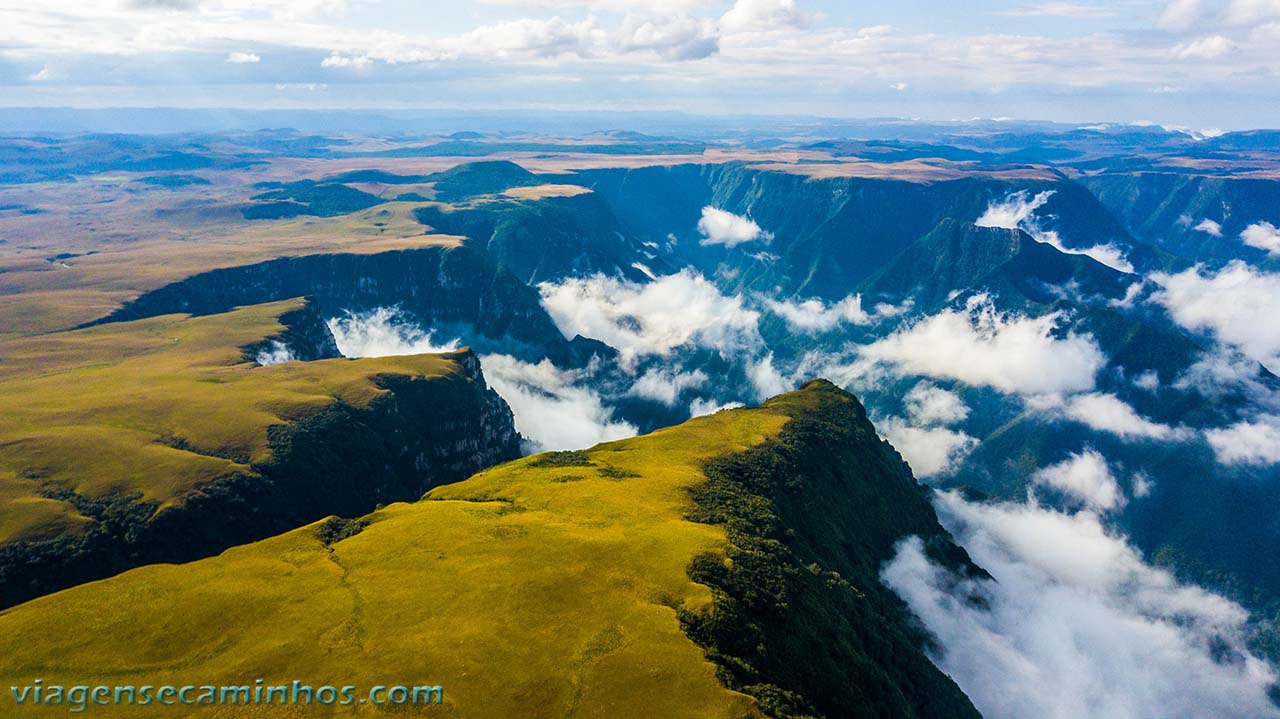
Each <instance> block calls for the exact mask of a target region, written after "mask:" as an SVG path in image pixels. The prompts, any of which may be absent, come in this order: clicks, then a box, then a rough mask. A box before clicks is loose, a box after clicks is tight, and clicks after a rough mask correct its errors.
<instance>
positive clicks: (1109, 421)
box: [1028, 392, 1190, 441]
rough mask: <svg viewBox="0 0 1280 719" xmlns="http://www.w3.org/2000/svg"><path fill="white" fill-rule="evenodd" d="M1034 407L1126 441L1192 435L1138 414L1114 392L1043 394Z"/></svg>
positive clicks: (1181, 437) (1034, 402)
mask: <svg viewBox="0 0 1280 719" xmlns="http://www.w3.org/2000/svg"><path fill="white" fill-rule="evenodd" d="M1028 404H1029V405H1030V406H1031V408H1032V409H1037V410H1040V411H1044V412H1047V413H1049V414H1051V415H1059V416H1062V417H1065V418H1067V419H1070V420H1073V421H1075V422H1080V423H1081V424H1084V425H1086V426H1088V427H1089V428H1090V429H1094V430H1097V431H1099V432H1107V433H1109V434H1113V435H1115V436H1117V437H1119V438H1121V439H1124V440H1139V439H1154V440H1165V441H1172V440H1181V439H1186V438H1187V437H1188V436H1189V435H1190V431H1189V430H1187V429H1185V428H1183V427H1171V426H1169V425H1167V424H1161V423H1159V422H1153V421H1152V420H1150V419H1148V418H1146V417H1143V416H1142V415H1140V414H1138V412H1137V410H1135V409H1134V408H1133V407H1131V406H1129V404H1128V403H1126V402H1125V401H1124V400H1122V399H1120V398H1119V397H1117V396H1115V395H1113V394H1106V393H1102V392H1089V393H1086V394H1078V395H1072V396H1070V397H1058V396H1043V397H1036V398H1033V399H1031V400H1030V401H1029V402H1028Z"/></svg>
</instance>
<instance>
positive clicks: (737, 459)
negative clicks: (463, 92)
mask: <svg viewBox="0 0 1280 719" xmlns="http://www.w3.org/2000/svg"><path fill="white" fill-rule="evenodd" d="M868 127H873V126H871V125H868ZM863 129H864V131H866V132H872V131H871V130H866V128H863ZM826 131H830V132H833V133H834V132H835V131H834V130H832V129H830V128H826V129H824V128H823V127H821V126H819V127H817V128H810V129H809V130H807V131H805V132H804V133H802V132H800V131H797V132H796V134H795V136H793V137H787V138H776V137H766V136H761V135H760V134H759V133H753V132H745V131H743V132H737V133H734V132H725V133H722V134H719V135H714V136H706V135H702V134H698V133H693V134H691V136H690V137H686V138H677V137H665V136H664V137H650V136H646V135H641V134H639V133H628V132H617V131H614V132H600V133H593V134H590V135H584V136H581V137H557V136H550V135H542V134H534V133H491V134H487V133H468V134H466V136H451V135H439V136H428V137H414V136H410V137H396V136H368V137H364V136H354V135H344V136H326V135H311V134H305V133H300V132H295V131H288V130H273V131H264V132H259V133H225V134H215V135H157V136H141V135H82V136H76V135H71V136H48V137H45V136H38V135H28V136H19V137H12V138H4V139H0V149H2V151H0V178H2V182H0V398H3V401H4V402H5V404H6V407H5V410H4V411H3V412H0V604H3V605H4V606H5V607H9V608H8V609H6V610H4V611H0V627H3V628H4V629H5V630H6V631H4V632H0V635H3V636H4V637H5V641H6V642H9V646H8V648H7V649H6V652H5V655H6V656H9V657H11V659H10V660H7V661H5V662H0V675H3V676H5V677H6V678H9V679H10V680H11V683H20V682H21V681H22V677H24V676H28V675H30V676H35V675H39V676H42V677H44V678H45V680H46V681H50V682H53V681H63V682H75V681H78V680H77V678H76V673H77V672H80V673H81V674H89V675H93V676H112V677H118V678H120V679H121V683H131V682H135V681H136V682H137V683H142V682H143V681H144V680H145V679H146V678H147V677H151V678H153V679H154V680H155V681H160V678H163V679H165V681H168V680H169V679H172V680H173V681H179V680H181V678H182V677H183V676H190V675H199V676H200V677H202V678H203V680H207V681H209V682H213V683H237V682H244V681H252V680H253V679H256V678H263V677H264V676H265V677H268V678H281V677H285V676H288V677H290V678H292V677H295V676H298V677H307V678H308V679H309V680H313V681H315V682H317V683H325V682H329V681H333V682H337V683H339V684H341V683H346V681H345V680H343V679H342V678H343V677H348V678H359V679H360V680H361V681H363V680H365V679H368V680H369V681H368V683H373V682H376V681H378V680H380V679H387V680H389V681H404V682H416V681H419V678H420V677H421V675H423V674H427V675H429V677H421V678H423V679H425V678H429V679H431V681H432V682H433V683H440V684H443V685H444V686H445V687H446V690H447V692H448V694H447V696H449V700H448V701H447V702H446V705H447V706H446V707H445V708H444V709H445V710H446V711H447V713H449V715H453V716H508V715H510V716H515V715H517V714H520V713H521V712H522V711H524V712H528V711H532V714H524V715H534V716H569V715H579V716H586V715H601V716H603V715H607V714H608V713H609V712H613V715H626V716H638V715H640V714H638V713H636V712H639V711H640V710H639V708H637V707H633V706H632V705H631V704H630V702H634V701H641V700H642V701H644V702H646V703H647V706H648V711H654V712H657V714H655V715H662V716H724V717H730V716H755V715H763V716H769V717H777V718H793V717H794V718H795V719H800V718H801V717H838V716H884V717H890V716H892V717H912V716H931V717H932V716H978V715H979V712H981V714H982V715H985V716H989V717H1005V716H1015V715H1017V714H1013V713H1009V712H1006V711H1004V710H1002V709H1001V708H1000V707H999V706H998V701H997V699H996V698H997V697H1000V696H1002V695H1003V693H1004V692H1005V691H1006V689H1004V688H1001V687H1000V685H999V684H998V682H997V683H996V684H995V685H994V686H993V684H992V682H995V681H996V680H993V679H992V678H990V677H987V676H984V675H983V674H982V672H980V671H976V670H975V669H974V668H975V667H977V666H982V665H983V664H984V663H985V664H986V665H988V666H1003V665H1002V664H1001V661H1003V659H1005V658H1007V656H1008V655H1007V654H1001V653H1000V652H999V651H996V650H993V649H992V648H991V647H992V646H1003V644H1002V643H1003V642H1010V643H1011V644H1016V646H1017V647H1018V652H1022V653H1021V654H1018V656H1022V657H1024V666H1039V665H1038V664H1036V662H1038V661H1040V660H1041V659H1042V658H1043V657H1041V656H1039V655H1037V653H1036V652H1037V646H1036V642H1037V641H1039V639H1040V637H1038V636H1037V637H1026V636H1018V635H1017V632H1018V631H1020V630H1021V629H1025V627H1026V625H1025V624H1024V625H1022V626H1019V625H1018V624H1017V622H1016V621H1013V620H1012V619H1011V617H1012V618H1016V616H1018V615H1019V614H1022V615H1025V616H1029V617H1035V618H1037V620H1040V619H1042V620H1043V621H1044V623H1045V625H1046V626H1059V625H1065V626H1067V627H1069V628H1070V629H1069V630H1068V631H1076V632H1079V633H1078V634H1075V635H1073V641H1075V642H1076V644H1077V645H1078V646H1080V647H1083V649H1081V651H1082V652H1085V653H1086V657H1091V656H1094V655H1092V654H1088V653H1087V652H1088V651H1092V650H1094V649H1095V648H1096V644H1095V641H1096V640H1097V637H1098V636H1102V635H1107V634H1108V629H1107V627H1106V626H1104V625H1098V626H1092V625H1088V624H1087V620H1088V618H1092V617H1096V616H1104V615H1105V616H1107V617H1110V618H1111V619H1110V620H1114V621H1115V622H1116V623H1118V624H1122V625H1124V626H1126V627H1141V628H1143V631H1147V632H1150V633H1159V634H1161V636H1165V637H1166V641H1165V642H1164V643H1155V644H1149V643H1147V642H1145V640H1142V639H1140V636H1141V633H1140V632H1136V631H1135V633H1134V634H1133V635H1132V638H1131V637H1130V635H1128V634H1125V633H1123V632H1118V633H1117V634H1116V636H1117V637H1119V638H1117V639H1115V641H1117V642H1122V641H1131V642H1133V643H1132V644H1126V645H1125V646H1124V649H1123V651H1118V653H1119V654H1120V655H1123V656H1124V657H1125V659H1124V660H1123V662H1121V663H1122V664H1123V666H1122V667H1121V668H1120V669H1117V670H1116V671H1115V672H1114V673H1113V674H1114V675H1115V676H1127V674H1126V672H1136V671H1139V669H1140V668H1141V667H1144V666H1159V667H1162V668H1163V669H1164V670H1167V671H1169V672H1173V671H1177V670H1180V669H1186V668H1188V667H1194V668H1195V671H1196V672H1198V673H1199V674H1200V675H1202V676H1205V677H1209V679H1206V681H1205V684H1204V686H1202V687H1201V686H1197V687H1195V688H1194V690H1193V691H1195V692H1198V693H1197V694H1195V701H1196V702H1199V704H1198V706H1200V707H1202V708H1203V712H1202V713H1199V714H1195V715H1194V716H1205V717H1210V716H1225V715H1228V714H1223V713H1222V712H1229V711H1232V710H1231V709H1230V708H1229V707H1230V706H1231V703H1230V702H1229V701H1227V699H1225V698H1224V697H1226V696H1228V695H1230V696H1233V697H1235V700H1236V701H1237V702H1238V705H1239V706H1247V707H1249V711H1250V712H1253V713H1252V714H1240V716H1268V715H1271V714H1274V713H1276V712H1277V710H1276V708H1275V705H1274V703H1272V702H1273V701H1274V699H1272V700H1269V699H1268V698H1267V697H1268V693H1270V694H1269V695H1270V696H1271V697H1276V696H1278V695H1280V691H1278V690H1277V689H1276V686H1277V685H1276V683H1275V673H1274V669H1273V668H1272V667H1273V664H1272V662H1276V661H1278V660H1280V567H1277V565H1276V563H1275V562H1274V561H1273V559H1274V553H1275V547H1276V546H1280V545H1278V544H1277V543H1278V542H1280V491H1277V487H1278V486H1280V485H1277V482H1280V453H1278V452H1277V447H1280V378H1277V376H1276V374H1275V372H1276V371H1280V335H1277V334H1276V328H1277V325H1276V323H1275V320H1274V317H1275V315H1274V312H1275V311H1280V306H1277V305H1276V302H1277V298H1280V264H1277V262H1280V259H1278V258H1280V244H1275V243H1276V242H1277V238H1276V236H1275V235H1274V233H1273V232H1272V231H1273V230H1274V227H1275V225H1277V224H1280V205H1277V203H1276V202H1275V199H1276V194H1275V193H1276V192H1277V188H1280V145H1276V144H1274V143H1273V142H1271V141H1270V140H1269V139H1268V138H1267V137H1265V136H1257V135H1255V134H1251V133H1228V134H1225V135H1222V136H1220V137H1215V138H1209V139H1205V138H1193V137H1189V136H1188V135H1186V134H1185V133H1182V132H1179V131H1176V130H1157V129H1153V128H1146V127H1142V128H1135V127H1127V126H1119V125H1117V126H1111V127H1106V128H1101V129H1099V128H1082V127H1074V126H1061V127H1053V128H1050V129H1044V128H1038V129H1035V131H1033V129H1030V128H1013V129H1010V128H1007V127H1002V126H1000V123H982V122H979V123H974V124H972V125H971V126H970V125H964V124H960V125H955V126H945V125H940V126H928V125H921V126H920V127H919V128H918V129H917V130H915V132H916V133H917V134H918V135H921V136H922V137H917V139H914V140H898V139H890V138H881V139H863V140H857V141H855V140H850V139H838V138H840V136H839V135H836V134H830V135H825V134H823V133H824V132H826ZM874 132H881V133H886V134H887V133H892V132H894V128H892V127H889V128H878V129H875V130H874ZM832 138H837V139H832ZM35 147H41V148H43V149H42V150H41V151H40V152H39V155H40V157H41V161H40V162H38V163H37V162H33V161H31V159H30V158H31V157H32V152H34V150H33V148H35ZM1268 228H1270V229H1268ZM1273 245H1274V246H1273ZM819 378H821V379H819ZM850 393H852V394H850ZM855 395H856V398H855ZM881 437H883V440H881ZM530 455H533V456H532V457H530ZM521 457H524V458H523V459H522V458H521ZM917 480H919V482H920V483H921V484H917ZM935 511H936V514H935ZM1015 523H1021V524H1020V525H1019V526H1022V527H1023V529H1024V530H1025V531H1026V532H1028V534H1026V535H1019V536H1018V537H1014V535H1013V534H1012V533H1011V532H1008V531H1005V530H1006V527H1007V526H1008V525H1011V524H1015ZM1228 527H1229V528H1230V531H1224V530H1225V528H1228ZM1037 533H1041V534H1037ZM326 537H328V539H326ZM1027 537H1031V539H1028V538H1027ZM329 540H332V541H329ZM1038 541H1045V542H1050V543H1051V542H1053V541H1059V542H1067V543H1069V544H1074V545H1075V546H1079V547H1081V548H1092V549H1093V550H1096V554H1095V555H1094V556H1096V558H1097V564H1096V566H1092V567H1090V568H1089V570H1088V571H1087V572H1086V571H1084V570H1083V569H1081V570H1079V571H1071V570H1070V568H1064V566H1063V565H1062V564H1061V563H1060V560H1059V558H1057V557H1053V556H1048V555H1046V554H1045V553H1044V552H1045V550H1044V547H1043V546H1040V545H1039V544H1038V543H1037V542H1038ZM1094 572H1096V574H1097V575H1099V576H1098V577H1095V576H1094V575H1093V574H1092V573H1094ZM1002 573H1003V574H1002ZM993 577H994V581H993ZM1099 577H1100V578H1099ZM98 580H105V581H98ZM1132 586H1138V587H1142V588H1143V590H1144V591H1143V592H1142V593H1140V595H1141V601H1138V600H1135V599H1134V598H1133V597H1132V596H1129V595H1127V594H1126V592H1125V587H1132ZM586 587H590V590H589V591H588V590H586V589H584V588H586ZM1026 587H1035V588H1036V591H1038V592H1040V593H1041V595H1037V596H1061V595H1070V596H1071V597H1072V601H1075V602H1078V603H1079V606H1081V607H1083V609H1081V611H1080V612H1078V613H1077V614H1075V615H1073V616H1072V617H1070V618H1068V619H1061V618H1058V617H1056V616H1055V615H1054V614H1053V611H1054V608H1053V607H1052V606H1049V605H1041V604H1032V603H1030V602H1031V600H1030V599H1028V598H1027V596H1025V595H1021V594H1017V593H1016V592H1019V591H1023V590H1024V589H1025V588H1026ZM1026 591H1030V590H1029V589H1027V590H1026ZM138 596H148V597H151V598H153V601H152V602H151V603H149V604H148V605H147V606H145V607H144V606H139V605H138V604H137V603H136V602H135V601H133V599H132V598H134V597H138ZM242 601H243V602H251V603H252V604H253V605H254V606H257V607H261V612H258V613H255V614H253V615H248V614H245V615H240V614H236V615H235V617H234V619H233V620H232V621H230V622H229V623H226V622H224V620H223V617H225V616H228V615H227V612H228V607H230V606H231V605H232V604H233V603H236V602H242ZM175 606H181V607H184V608H185V609H184V613H185V615H186V616H185V617H184V620H183V623H182V625H181V626H178V625H175V624H174V622H173V621H170V620H167V619H165V618H164V616H163V615H164V614H165V613H166V612H167V611H168V608H172V607H175ZM984 608H985V609H984ZM982 611H986V612H987V613H986V614H983V613H982ZM1003 612H1007V613H1008V614H1007V615H1006V614H1002V613H1003ZM1113 615H1114V616H1113ZM965 622H970V623H968V624H966V623H965ZM58 625H63V626H66V625H69V626H73V627H79V628H82V629H84V631H76V632H74V635H75V636H74V637H72V636H66V637H63V638H61V639H59V640H58V641H57V642H52V643H51V642H47V641H46V642H43V643H42V642H40V641H37V640H35V639H34V637H41V636H46V637H47V636H49V635H50V634H51V633H54V632H53V629H52V628H53V627H55V626H58ZM570 626H572V627H573V630H572V631H570V632H565V631H564V630H563V628H565V627H570ZM91 627H92V628H93V631H88V629H89V628H91ZM983 632H990V633H991V635H992V637H993V639H992V640H991V641H990V642H987V643H985V644H983V643H981V642H975V643H973V644H970V643H967V642H966V638H967V637H971V636H973V635H975V633H976V634H980V635H981V634H982V633H983ZM215 634H217V635H218V636H221V637H223V638H222V639H214V636H215ZM160 637H166V639H163V640H162V639H160ZM462 640H465V643H461V642H462ZM974 644H976V645H977V646H974ZM1162 648H1168V651H1167V653H1162V652H1163V649H1162ZM1112 649H1114V647H1113V648H1112ZM1014 653H1015V654H1016V653H1017V652H1014ZM1174 656H1177V657H1179V659H1176V660H1175V659H1173V658H1171V657H1174ZM1178 662H1184V663H1183V664H1179V663H1178ZM565 667H573V670H572V671H571V672H570V671H566V670H565V669H564V668H565ZM72 668H74V671H73V670H72ZM397 671H398V672H401V673H402V674H403V676H388V672H397ZM944 672H945V673H944ZM251 674H252V675H253V676H250V675H251ZM162 675H163V676H162ZM1109 679H1110V677H1107V676H1099V677H1096V678H1094V682H1095V683H1096V684H1108V681H1109ZM125 680H128V681H125ZM1109 691H1110V692H1111V694H1108V696H1111V697H1116V698H1117V699H1116V700H1117V701H1121V700H1123V699H1125V698H1126V697H1125V692H1126V691H1127V688H1126V687H1125V686H1121V685H1117V686H1111V687H1110V688H1109ZM1188 691H1192V690H1188ZM1183 699H1185V697H1184V698H1183ZM1029 701H1030V700H1029ZM1152 701H1153V702H1155V705H1158V706H1174V705H1176V704H1177V703H1178V702H1179V701H1181V699H1179V698H1178V696H1177V695H1176V692H1173V691H1172V690H1170V691H1168V692H1164V693H1160V694H1159V695H1158V696H1157V697H1155V698H1154V699H1152ZM530 707H532V709H530ZM620 707H625V709H622V708H620ZM1022 708H1023V709H1024V710H1025V706H1022ZM659 709H660V710H659ZM118 711H119V712H120V713H122V714H123V713H137V711H136V709H133V710H125V709H123V708H121V709H118ZM617 712H622V713H621V714H618V713H617ZM1268 712H1270V714H1268ZM107 713H109V712H107ZM141 715H143V716H146V715H147V714H146V713H145V712H144V713H142V714H141Z"/></svg>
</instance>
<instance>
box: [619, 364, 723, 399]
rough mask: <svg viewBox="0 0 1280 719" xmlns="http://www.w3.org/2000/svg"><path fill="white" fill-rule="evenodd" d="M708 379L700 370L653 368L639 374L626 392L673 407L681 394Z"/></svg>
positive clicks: (700, 385)
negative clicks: (685, 370)
mask: <svg viewBox="0 0 1280 719" xmlns="http://www.w3.org/2000/svg"><path fill="white" fill-rule="evenodd" d="M708 379H709V378H708V377H707V373H706V372H703V371H702V370H694V371H692V372H680V371H677V370H675V369H674V368H666V369H658V368H655V369H651V370H648V371H647V372H645V373H644V374H642V375H640V378H639V379H637V380H636V381H635V382H634V383H633V384H632V385H631V389H630V390H628V391H627V394H629V395H631V396H632V397H642V398H644V399H651V400H653V401H655V402H661V403H662V404H665V405H666V406H668V407H674V406H676V402H677V401H679V399H680V395H681V394H683V393H684V392H685V391H687V390H691V389H698V388H700V387H702V386H703V385H705V384H706V383H707V380H708Z"/></svg>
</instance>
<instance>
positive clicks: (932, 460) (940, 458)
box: [875, 417, 978, 479]
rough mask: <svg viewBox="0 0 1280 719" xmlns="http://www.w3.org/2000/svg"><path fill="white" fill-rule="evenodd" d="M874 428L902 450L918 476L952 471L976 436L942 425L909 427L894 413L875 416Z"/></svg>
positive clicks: (975, 441) (967, 452)
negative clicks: (893, 414)
mask: <svg viewBox="0 0 1280 719" xmlns="http://www.w3.org/2000/svg"><path fill="white" fill-rule="evenodd" d="M875 424H876V431H877V432H879V433H880V435H881V436H882V437H884V438H885V439H887V440H889V444H892V445H893V448H894V449H896V450H898V452H900V453H901V454H902V457H903V459H905V460H906V461H907V464H909V465H911V472H912V474H914V475H915V476H916V477H917V478H918V479H927V478H929V477H935V476H938V475H946V474H951V473H952V472H954V471H955V470H956V469H957V468H958V467H959V466H960V463H961V462H963V461H964V458H965V456H967V455H968V454H969V452H971V451H972V450H973V448H974V447H976V446H977V445H978V440H977V439H975V438H973V437H970V436H969V435H967V434H965V433H964V432H960V431H957V430H953V429H948V428H946V427H913V426H911V425H909V424H907V423H906V422H904V421H902V420H901V419H899V418H897V417H888V418H885V419H878V420H876V423H875Z"/></svg>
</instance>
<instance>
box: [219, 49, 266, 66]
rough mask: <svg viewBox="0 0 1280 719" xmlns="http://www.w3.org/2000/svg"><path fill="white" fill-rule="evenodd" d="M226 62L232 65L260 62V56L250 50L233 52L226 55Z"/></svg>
mask: <svg viewBox="0 0 1280 719" xmlns="http://www.w3.org/2000/svg"><path fill="white" fill-rule="evenodd" d="M227 62H229V63H231V64H233V65H244V64H250V65H252V64H257V63H259V62H262V56H261V55H257V54H255V53H252V52H233V53H231V54H229V55H227Z"/></svg>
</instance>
